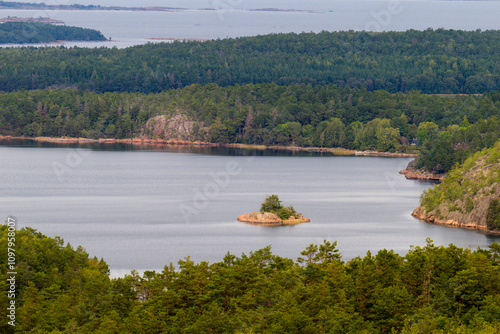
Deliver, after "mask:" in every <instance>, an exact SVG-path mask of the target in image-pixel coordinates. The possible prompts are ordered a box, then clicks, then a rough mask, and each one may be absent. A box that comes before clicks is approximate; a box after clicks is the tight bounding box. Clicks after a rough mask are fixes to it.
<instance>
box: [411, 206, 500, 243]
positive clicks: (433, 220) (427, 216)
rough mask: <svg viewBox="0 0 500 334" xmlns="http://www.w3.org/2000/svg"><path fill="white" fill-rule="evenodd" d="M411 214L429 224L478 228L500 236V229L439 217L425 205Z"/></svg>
mask: <svg viewBox="0 0 500 334" xmlns="http://www.w3.org/2000/svg"><path fill="white" fill-rule="evenodd" d="M411 215H412V216H413V217H415V218H417V219H418V220H421V221H423V222H425V223H428V224H435V225H444V226H449V227H458V228H465V229H468V230H478V231H480V232H482V233H485V234H490V235H498V236H500V231H491V230H488V228H487V227H486V225H479V224H476V223H473V222H469V223H465V222H459V221H457V220H455V219H448V220H444V219H439V218H437V217H436V216H435V215H433V214H432V213H431V212H429V213H426V212H425V208H424V207H423V206H419V207H417V208H416V209H415V210H413V212H412V214H411Z"/></svg>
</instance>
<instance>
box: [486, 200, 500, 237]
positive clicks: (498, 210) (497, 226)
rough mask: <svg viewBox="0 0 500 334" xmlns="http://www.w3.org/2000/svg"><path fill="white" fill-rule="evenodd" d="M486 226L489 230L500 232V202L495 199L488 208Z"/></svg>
mask: <svg viewBox="0 0 500 334" xmlns="http://www.w3.org/2000/svg"><path fill="white" fill-rule="evenodd" d="M486 225H487V226H488V229H489V230H500V200H498V199H494V200H492V201H491V202H490V205H489V206H488V213H487V216H486Z"/></svg>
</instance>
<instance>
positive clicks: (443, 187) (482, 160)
mask: <svg viewBox="0 0 500 334" xmlns="http://www.w3.org/2000/svg"><path fill="white" fill-rule="evenodd" d="M499 203H500V141H497V143H496V144H495V146H494V147H492V148H490V149H484V150H483V151H480V152H477V153H476V154H475V155H473V156H471V157H469V158H468V159H467V160H466V161H465V162H464V163H463V164H462V165H460V166H457V167H455V168H453V169H452V170H451V171H450V172H448V173H447V174H446V176H445V177H444V179H443V182H442V183H440V184H439V185H435V186H434V187H433V188H431V189H429V190H427V191H425V192H424V194H423V195H422V199H421V202H420V206H419V207H417V208H416V209H415V210H414V211H413V213H412V215H413V216H414V217H416V218H418V219H420V220H423V221H425V222H428V223H432V224H439V225H447V226H453V227H462V228H468V229H477V230H481V231H484V232H486V233H488V234H496V235H500V204H499Z"/></svg>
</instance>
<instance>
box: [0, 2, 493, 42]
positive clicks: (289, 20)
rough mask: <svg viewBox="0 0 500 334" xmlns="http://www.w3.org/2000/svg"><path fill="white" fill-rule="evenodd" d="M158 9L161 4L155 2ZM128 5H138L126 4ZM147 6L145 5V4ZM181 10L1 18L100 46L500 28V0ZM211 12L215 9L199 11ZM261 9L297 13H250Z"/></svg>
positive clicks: (199, 5) (219, 5)
mask: <svg viewBox="0 0 500 334" xmlns="http://www.w3.org/2000/svg"><path fill="white" fill-rule="evenodd" d="M151 4H152V5H158V4H157V3H151ZM123 5H129V6H130V5H133V4H130V3H123ZM141 5H144V6H146V5H147V4H146V3H144V4H143V3H141ZM160 5H163V6H171V7H182V8H188V10H185V11H178V12H136V11H35V10H29V11H27V10H0V16H1V17H6V16H19V17H39V16H43V17H51V18H53V19H58V20H62V21H64V22H66V24H67V25H72V26H80V27H85V28H92V29H98V30H100V31H101V32H103V34H104V35H105V36H106V37H108V38H109V37H111V38H112V40H113V41H111V42H109V41H108V42H65V43H64V45H66V46H82V47H99V46H106V47H112V46H116V47H119V48H123V47H128V46H132V45H138V44H145V43H148V42H159V41H158V40H154V39H165V38H179V39H183V38H199V39H217V38H228V37H231V38H234V37H242V36H255V35H261V34H270V33H289V32H295V33H301V32H320V31H323V30H327V31H340V30H356V31H358V30H366V31H388V30H394V31H404V30H408V29H419V30H425V29H427V28H433V29H438V28H446V29H462V30H476V29H483V30H486V29H500V21H499V20H498V14H497V13H499V12H500V2H498V1H376V0H371V1H370V0H368V1H367V0H364V1H345V0H341V1H324V0H321V1H319V0H318V1H312V2H300V1H279V0H272V1H265V2H264V1H235V0H228V1H226V0H224V1H222V0H218V1H191V2H185V1H169V2H168V3H167V2H162V3H161V4H160ZM203 8H212V9H215V10H200V9H203ZM258 8H277V9H297V10H310V11H314V12H297V11H249V9H258Z"/></svg>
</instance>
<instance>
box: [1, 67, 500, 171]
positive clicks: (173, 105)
mask: <svg viewBox="0 0 500 334" xmlns="http://www.w3.org/2000/svg"><path fill="white" fill-rule="evenodd" d="M61 66H63V64H61ZM179 128H181V129H183V131H184V132H182V133H181V132H179V131H177V130H178V129H179ZM0 135H4V136H5V135H11V136H27V137H39V136H44V137H61V136H67V137H85V138H92V139H99V138H118V139H123V138H135V137H141V138H149V139H166V140H169V139H175V140H178V139H180V140H186V141H196V140H199V141H209V142H212V143H218V144H227V143H243V144H263V145H267V146H273V145H279V146H290V145H295V146H304V147H343V148H346V149H353V150H379V151H393V152H394V151H398V152H413V151H414V150H415V149H416V147H415V146H411V145H409V144H410V141H412V140H413V139H414V138H415V139H417V142H418V147H419V148H420V151H421V154H420V158H419V160H418V161H417V165H418V167H419V168H423V169H428V170H432V171H434V172H438V173H442V172H446V171H448V170H449V169H450V168H451V167H452V166H453V165H454V164H455V163H457V162H463V161H465V159H466V158H467V157H468V156H470V155H471V154H473V153H474V152H476V151H478V150H481V149H483V148H485V147H491V146H492V145H493V144H494V143H495V142H496V141H497V140H498V139H499V137H500V94H498V93H487V94H484V95H482V96H472V95H469V96H461V95H458V96H454V97H440V96H435V95H426V94H418V93H410V94H403V93H397V94H390V93H388V92H384V91H376V92H368V91H366V90H364V89H348V88H339V87H337V86H335V85H327V86H312V85H305V84H301V85H291V86H287V87H284V86H278V85H275V84H260V85H244V86H239V85H237V86H232V87H220V86H217V85H216V84H210V85H205V86H201V85H192V86H188V87H185V88H183V89H177V90H167V91H165V92H162V93H158V94H142V93H117V92H114V93H104V94H100V93H92V92H82V91H78V90H73V89H66V90H43V91H42V90H38V91H20V92H11V93H6V92H0Z"/></svg>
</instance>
